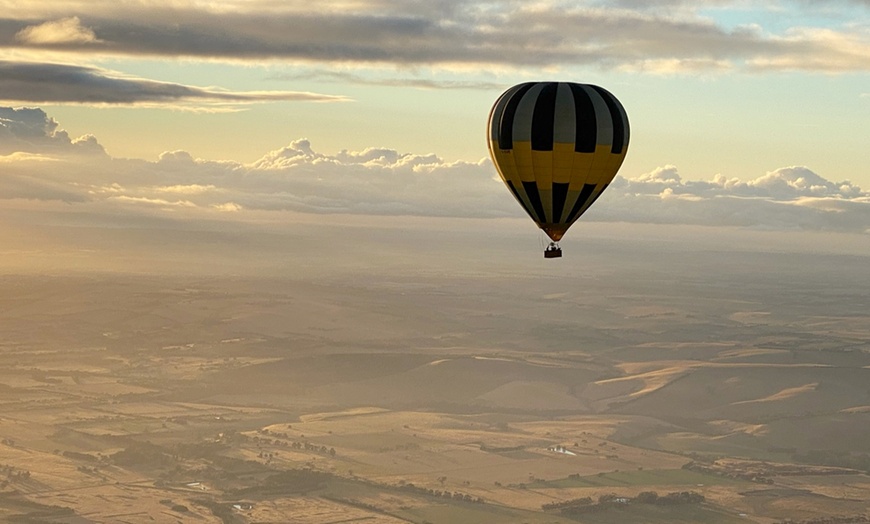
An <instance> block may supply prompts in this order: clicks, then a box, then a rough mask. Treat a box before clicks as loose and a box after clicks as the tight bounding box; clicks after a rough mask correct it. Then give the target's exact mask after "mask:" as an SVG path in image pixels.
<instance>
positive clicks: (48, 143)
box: [0, 108, 870, 233]
mask: <svg viewBox="0 0 870 524" xmlns="http://www.w3.org/2000/svg"><path fill="white" fill-rule="evenodd" d="M0 199H3V200H10V199H14V200H18V201H24V202H27V201H41V202H43V203H49V204H51V203H56V204H57V205H58V206H60V207H62V208H63V209H65V210H67V211H73V212H74V211H76V210H83V211H84V210H99V211H100V212H104V213H109V215H107V216H111V217H112V218H111V220H117V217H119V216H137V215H139V214H148V215H151V216H153V215H154V214H158V215H161V216H166V217H176V218H178V219H183V217H184V216H188V215H185V213H200V214H209V213H210V214H216V213H217V214H221V215H223V216H233V217H237V218H238V219H239V220H244V219H245V217H246V216H247V215H248V214H249V213H253V212H256V213H263V212H265V213H268V212H272V211H283V210H289V211H296V212H302V213H344V214H360V215H366V214H370V215H394V216H395V215H403V216H405V215H411V216H431V217H481V218H498V217H520V216H523V215H522V212H521V211H520V208H519V206H518V205H516V203H515V202H514V200H513V198H512V197H511V196H510V194H509V192H508V190H507V189H505V187H504V186H503V185H502V183H501V181H500V180H498V178H497V176H496V175H495V170H494V167H493V166H492V164H491V163H490V161H489V160H488V159H482V160H480V161H479V162H461V161H460V162H450V161H446V160H444V159H442V158H440V157H438V156H437V155H435V154H412V153H401V152H399V151H396V150H393V149H390V148H369V149H365V150H363V151H347V150H345V151H340V152H338V153H335V154H326V153H322V152H319V151H317V150H316V149H315V148H314V147H313V146H312V144H311V143H310V142H309V141H308V140H304V139H302V140H296V141H293V142H291V143H290V144H289V145H287V146H286V147H284V148H281V149H279V150H275V151H271V152H268V153H266V154H264V155H263V156H262V157H261V158H260V159H258V160H256V161H255V162H252V163H250V164H244V163H239V162H233V161H214V160H203V159H196V158H194V157H192V156H191V155H190V154H189V153H187V152H185V151H173V152H166V153H163V154H162V155H161V156H160V157H159V158H158V159H157V160H155V161H143V160H129V159H118V158H112V157H110V156H109V155H107V154H106V153H105V151H104V150H103V149H102V147H101V146H100V145H99V143H98V141H97V140H96V139H95V138H94V137H92V136H87V137H82V138H79V139H71V138H70V137H69V136H68V135H67V134H66V132H64V131H62V130H60V129H59V126H58V124H57V122H55V121H54V120H53V119H51V118H50V117H49V116H48V115H46V114H45V113H44V112H43V111H42V110H40V109H9V108H0ZM107 220H108V219H107ZM583 220H599V221H619V222H642V223H673V224H697V225H721V226H741V227H752V228H768V229H808V230H831V231H847V232H858V233H870V193H867V192H866V191H864V190H862V189H861V188H860V187H858V186H856V185H854V184H852V183H850V182H848V181H842V182H834V181H831V180H828V179H826V178H824V177H822V176H821V175H819V174H817V173H814V172H813V171H811V170H810V169H809V168H807V167H801V166H795V167H785V168H780V169H776V170H773V171H771V172H768V173H766V174H763V175H761V176H759V177H757V178H755V179H753V180H746V181H744V180H738V179H736V178H728V177H726V176H722V175H717V176H715V177H713V179H712V180H707V181H696V180H684V179H683V177H682V176H681V175H680V174H679V173H678V171H677V168H676V167H674V166H665V167H661V168H658V169H655V170H653V171H651V172H649V173H645V174H641V175H639V176H631V175H630V174H626V175H625V176H624V177H617V178H616V179H615V180H614V182H613V183H612V184H611V186H610V188H609V189H608V190H607V192H606V193H605V194H604V196H602V198H600V199H599V200H598V202H597V203H596V204H595V206H593V207H592V208H591V210H590V211H589V212H588V213H587V214H586V215H584V218H583ZM530 227H533V226H531V225H530Z"/></svg>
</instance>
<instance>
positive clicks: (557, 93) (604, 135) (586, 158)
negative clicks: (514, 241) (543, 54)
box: [487, 82, 629, 241]
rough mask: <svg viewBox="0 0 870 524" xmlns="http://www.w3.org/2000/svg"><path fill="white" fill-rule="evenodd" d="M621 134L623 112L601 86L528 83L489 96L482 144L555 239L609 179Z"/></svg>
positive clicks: (623, 144) (621, 147) (621, 152)
mask: <svg viewBox="0 0 870 524" xmlns="http://www.w3.org/2000/svg"><path fill="white" fill-rule="evenodd" d="M628 136H629V129H628V116H627V115H626V113H625V109H624V108H623V107H622V104H620V103H619V100H617V99H616V97H615V96H613V95H612V94H610V93H609V92H608V91H607V90H605V89H603V88H601V87H598V86H594V85H589V84H574V83H568V82H529V83H525V84H519V85H516V86H514V87H512V88H510V89H508V90H507V91H505V92H504V94H502V95H501V97H499V99H498V100H497V101H496V103H495V105H494V106H493V107H492V111H491V112H490V115H489V132H488V134H487V141H488V143H489V152H490V155H492V160H493V162H494V163H495V165H496V168H497V169H498V173H499V175H500V176H501V178H502V180H503V181H504V183H505V184H506V185H507V186H508V188H509V189H510V190H511V192H512V193H513V195H514V197H516V199H517V200H518V201H519V203H520V204H521V205H522V206H523V208H524V209H525V210H526V212H527V213H528V214H529V216H530V217H532V220H534V221H535V223H536V224H538V227H540V228H541V229H543V230H544V232H546V233H547V235H549V237H550V238H551V239H553V240H554V241H559V239H561V238H562V235H564V234H565V231H566V230H567V229H568V228H569V227H570V226H571V224H573V223H574V221H576V220H577V219H578V218H580V215H582V214H583V213H584V212H585V211H586V210H587V209H588V208H589V206H591V205H592V203H593V202H595V200H596V199H597V198H598V196H599V195H601V192H602V191H604V190H605V189H606V188H607V185H608V184H609V183H610V181H611V180H613V177H614V176H616V172H617V171H618V170H619V167H620V166H621V165H622V161H623V159H625V153H626V152H627V151H628Z"/></svg>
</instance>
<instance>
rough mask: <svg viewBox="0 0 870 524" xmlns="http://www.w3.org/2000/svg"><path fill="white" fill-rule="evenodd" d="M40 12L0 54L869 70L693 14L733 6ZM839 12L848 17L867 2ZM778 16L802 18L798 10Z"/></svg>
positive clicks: (467, 4) (394, 4) (827, 37)
mask: <svg viewBox="0 0 870 524" xmlns="http://www.w3.org/2000/svg"><path fill="white" fill-rule="evenodd" d="M40 4H41V5H40V8H39V9H32V10H28V9H27V8H26V7H20V8H18V9H10V10H8V12H7V13H6V14H5V15H4V16H5V18H2V19H0V46H5V47H7V48H18V49H23V50H26V49H39V50H44V49H45V48H50V49H55V50H66V51H74V52H76V53H97V54H100V55H108V56H123V55H126V56H161V57H174V58H176V57H193V58H203V59H224V60H242V61H249V60H254V59H256V60H284V61H297V62H298V61H303V62H309V63H330V64H335V63H351V64H390V65H398V66H408V65H412V66H419V65H421V64H429V65H437V66H441V67H443V66H453V65H463V66H465V67H468V66H477V65H487V66H500V67H513V68H522V69H526V70H527V69H528V68H530V67H533V68H538V69H546V68H552V67H560V68H561V67H569V66H577V65H590V64H591V65H597V66H600V67H604V68H608V69H609V68H613V67H620V68H625V69H628V70H633V71H653V72H662V73H674V72H677V73H681V72H686V71H698V70H705V71H714V72H719V71H728V70H732V69H746V70H811V71H825V72H828V71H868V70H870V39H868V36H867V32H866V28H862V27H861V26H860V25H855V24H851V25H850V24H848V23H845V22H844V24H843V26H842V27H840V28H837V29H833V28H824V27H812V26H810V27H799V26H795V27H791V28H789V29H787V30H785V31H778V30H777V31H776V32H774V31H771V30H765V28H763V27H759V26H739V27H735V28H730V27H726V26H724V25H722V24H717V23H716V22H714V21H713V20H712V19H710V18H709V17H708V16H707V14H706V12H705V11H703V9H705V8H710V7H715V8H716V9H718V10H726V11H727V10H728V9H735V10H740V9H745V4H741V3H739V2H734V1H731V2H725V1H721V2H712V1H708V2H684V1H658V2H644V3H640V2H637V1H631V0H624V1H622V2H617V3H613V2H599V1H591V0H590V1H585V2H584V1H579V2H561V1H555V0H551V1H547V0H545V1H540V2H518V1H510V0H505V1H496V2H491V1H483V0H475V1H463V2H446V1H442V2H418V1H413V2H406V1H394V0H393V1H391V0H381V1H377V2H368V1H357V2H331V3H329V4H327V5H324V4H323V3H310V2H280V3H278V2H267V1H263V2H252V1H241V0H238V1H236V2H220V3H202V2H173V3H172V4H169V5H167V4H161V3H155V2H147V3H146V2H123V1H119V2H96V3H94V4H93V5H92V6H90V8H89V9H88V12H89V13H91V14H90V15H88V16H85V15H83V14H78V15H77V13H75V12H74V8H73V7H67V4H66V3H63V2H59V1H49V2H40ZM852 4H853V7H852V9H860V7H859V6H860V5H866V2H857V1H856V2H852ZM840 5H841V6H843V8H846V6H847V5H848V4H846V3H841V4H840ZM791 8H792V9H795V10H805V11H806V10H812V9H814V7H813V6H811V5H809V4H806V3H803V4H802V3H797V4H791ZM759 9H764V7H760V8H759ZM806 12H809V11H806ZM73 15H77V16H79V17H80V18H76V17H75V16H73ZM34 19H36V20H39V21H37V22H35V21H34ZM42 33H44V34H45V36H42V37H39V38H37V37H38V36H39V35H40V34H42ZM52 39H54V40H52ZM97 43H98V44H99V45H95V44H97ZM801 57H805V58H806V60H801Z"/></svg>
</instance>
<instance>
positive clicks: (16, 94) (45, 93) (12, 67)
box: [0, 61, 348, 107]
mask: <svg viewBox="0 0 870 524" xmlns="http://www.w3.org/2000/svg"><path fill="white" fill-rule="evenodd" d="M0 99H2V100H4V101H5V102H11V103H25V104H40V103H73V104H96V105H121V106H136V105H148V106H155V105H156V106H172V107H178V106H179V104H193V105H194V106H197V105H198V106H202V105H207V106H212V107H220V106H224V107H226V106H227V105H229V106H233V105H238V104H251V103H257V102H270V101H310V102H340V101H346V100H348V99H347V98H346V97H343V96H335V95H324V94H318V93H307V92H298V91H242V92H239V91H227V90H220V89H217V88H203V87H194V86H188V85H183V84H174V83H169V82H157V81H154V80H147V79H142V78H133V77H129V76H123V75H120V74H118V73H114V72H112V71H107V70H104V69H98V68H94V67H84V66H74V65H67V64H46V63H22V62H9V61H0Z"/></svg>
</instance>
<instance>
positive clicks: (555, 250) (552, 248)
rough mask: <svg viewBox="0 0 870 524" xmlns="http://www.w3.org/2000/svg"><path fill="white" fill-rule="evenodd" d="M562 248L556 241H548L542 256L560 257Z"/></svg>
mask: <svg viewBox="0 0 870 524" xmlns="http://www.w3.org/2000/svg"><path fill="white" fill-rule="evenodd" d="M561 257H562V248H561V247H560V246H559V243H558V242H550V245H549V246H547V248H546V249H545V250H544V258H561Z"/></svg>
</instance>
